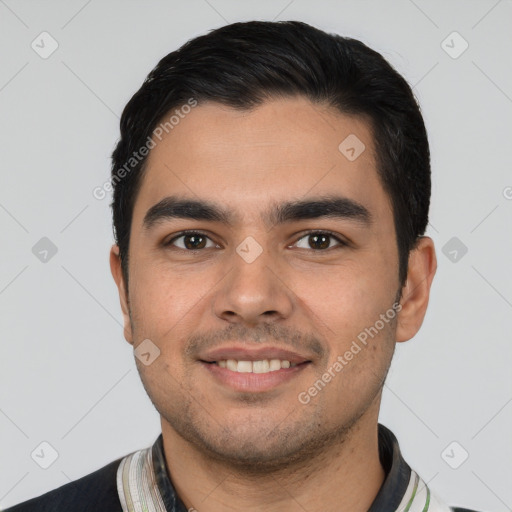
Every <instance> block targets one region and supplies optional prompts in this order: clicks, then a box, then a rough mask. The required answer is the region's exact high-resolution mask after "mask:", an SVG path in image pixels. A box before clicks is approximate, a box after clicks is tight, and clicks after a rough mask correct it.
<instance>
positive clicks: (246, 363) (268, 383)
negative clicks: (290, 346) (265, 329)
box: [199, 347, 312, 392]
mask: <svg viewBox="0 0 512 512" xmlns="http://www.w3.org/2000/svg"><path fill="white" fill-rule="evenodd" d="M199 362H200V363H201V365H202V366H203V368H205V369H206V370H207V371H208V373H209V375H210V376H211V377H213V379H214V380H215V382H217V383H219V384H221V385H223V386H225V387H228V388H230V389H232V390H235V391H239V392H263V391H270V390H272V389H274V388H276V387H277V386H280V385H282V384H285V383H287V382H289V381H291V380H292V379H294V378H295V377H297V376H298V375H299V374H300V373H301V372H302V371H303V370H305V369H306V368H307V367H308V366H309V365H310V364H311V363H312V360H311V359H308V358H307V357H304V356H301V355H299V354H297V353H295V352H291V351H287V350H281V349H276V348H272V347H268V348H260V349H257V350H248V349H247V348H246V347H245V348H243V347H238V348H234V347H233V348H228V349H218V350H216V351H213V352H210V353H208V354H204V355H202V357H201V358H200V359H199Z"/></svg>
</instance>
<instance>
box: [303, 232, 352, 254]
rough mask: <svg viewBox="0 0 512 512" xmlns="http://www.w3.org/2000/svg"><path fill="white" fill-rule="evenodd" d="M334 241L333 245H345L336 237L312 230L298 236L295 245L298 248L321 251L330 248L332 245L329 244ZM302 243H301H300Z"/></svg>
mask: <svg viewBox="0 0 512 512" xmlns="http://www.w3.org/2000/svg"><path fill="white" fill-rule="evenodd" d="M333 240H334V241H335V244H334V246H336V245H337V246H343V245H346V244H345V243H344V242H343V241H341V240H340V239H339V238H338V237H336V236H334V235H332V234H330V233H324V232H318V231H317V232H313V233H308V234H307V235H305V236H303V237H301V238H299V240H298V241H297V242H296V245H297V247H299V248H300V249H314V250H317V251H322V250H326V249H331V248H332V247H333V245H331V242H332V241H333ZM301 244H302V245H301Z"/></svg>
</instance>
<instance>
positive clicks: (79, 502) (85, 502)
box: [4, 459, 122, 512]
mask: <svg viewBox="0 0 512 512" xmlns="http://www.w3.org/2000/svg"><path fill="white" fill-rule="evenodd" d="M121 460H122V459H118V460H116V461H114V462H111V463H110V464H108V465H106V466H104V467H102V468H101V469H98V470H97V471H95V472H94V473H90V474H89V475H86V476H84V477H82V478H80V479H78V480H75V481H73V482H70V483H69V484H66V485H63V486H62V487H59V488H58V489H54V490H53V491H50V492H47V493H46V494H43V495H42V496H39V497H37V498H33V499H31V500H29V501H25V502H23V503H20V504H19V505H15V506H14V507H11V508H8V509H7V510H5V511H4V512H69V511H71V510H72V511H73V512H97V511H98V510H108V511H109V512H122V507H121V503H120V501H119V495H118V492H117V481H116V474H117V468H118V467H119V464H120V463H121Z"/></svg>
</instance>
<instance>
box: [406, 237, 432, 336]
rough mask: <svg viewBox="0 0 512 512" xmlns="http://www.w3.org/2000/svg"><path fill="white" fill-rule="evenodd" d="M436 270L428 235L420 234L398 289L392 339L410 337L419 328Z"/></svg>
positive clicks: (430, 240)
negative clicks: (398, 310)
mask: <svg viewBox="0 0 512 512" xmlns="http://www.w3.org/2000/svg"><path fill="white" fill-rule="evenodd" d="M436 269H437V259H436V251H435V248H434V242H433V241H432V239H431V238H429V237H427V236H424V237H421V238H420V239H419V240H418V243H417V245H416V247H415V248H414V249H413V250H412V251H411V253H410V254H409V266H408V269H407V280H406V282H405V285H404V286H403V288H402V297H401V299H400V304H401V306H402V309H401V310H400V312H399V314H398V322H397V328H396V341H398V342H402V341H407V340H410V339H411V338H412V337H413V336H414V335H415V334H416V333H417V332H418V331H419V329H420V327H421V324H422V323H423V319H424V318H425V313H426V311H427V306H428V299H429V297H430V287H431V285H432V280H433V279H434V275H435V273H436Z"/></svg>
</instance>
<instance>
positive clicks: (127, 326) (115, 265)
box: [110, 245, 133, 344]
mask: <svg viewBox="0 0 512 512" xmlns="http://www.w3.org/2000/svg"><path fill="white" fill-rule="evenodd" d="M110 271H111V272H112V277H113V278H114V281H115V283H116V285H117V290H118V292H119V301H120V303H121V311H122V313H123V322H124V337H125V339H126V341H127V342H128V343H131V344H133V333H132V325H131V321H130V308H129V305H128V293H127V289H126V283H125V281H124V276H123V270H122V266H121V257H120V256H119V246H117V245H113V246H112V248H111V249H110Z"/></svg>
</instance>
